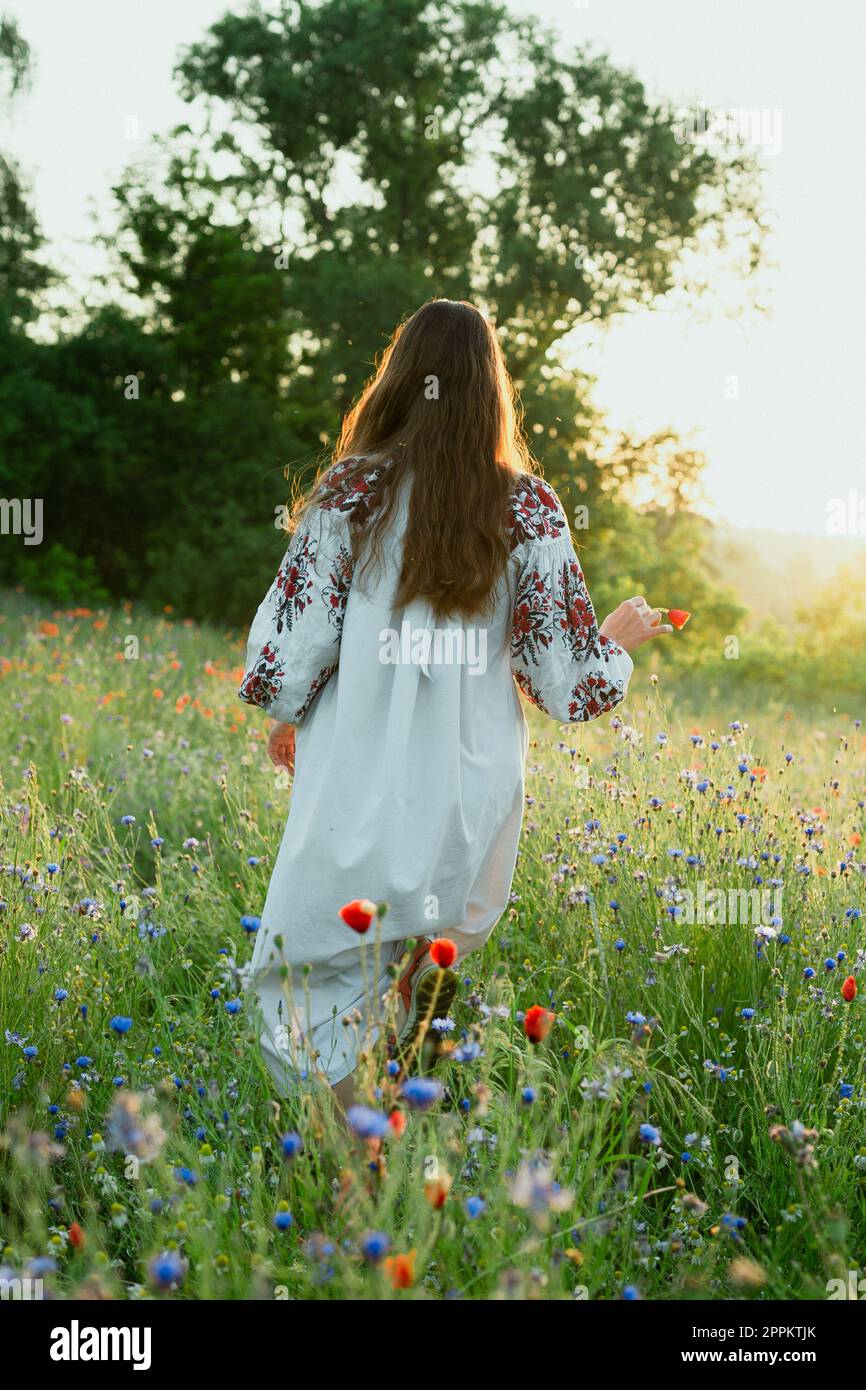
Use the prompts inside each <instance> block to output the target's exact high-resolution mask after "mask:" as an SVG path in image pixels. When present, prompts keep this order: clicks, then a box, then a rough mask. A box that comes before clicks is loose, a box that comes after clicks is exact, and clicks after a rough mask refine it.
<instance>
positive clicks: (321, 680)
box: [295, 662, 337, 722]
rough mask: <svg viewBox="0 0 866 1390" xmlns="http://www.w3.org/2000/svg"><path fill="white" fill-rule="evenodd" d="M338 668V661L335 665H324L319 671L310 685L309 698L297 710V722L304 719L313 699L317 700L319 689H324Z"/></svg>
mask: <svg viewBox="0 0 866 1390" xmlns="http://www.w3.org/2000/svg"><path fill="white" fill-rule="evenodd" d="M336 669H337V663H336V662H335V663H334V665H333V666H323V667H322V669H321V671H320V672H319V674H318V675H317V676H316V678H315V680H314V681H313V682H312V684H311V685H310V688H309V690H308V691H307V698H306V699H305V700H304V703H303V704H302V705H301V707H300V709H298V710H296V711H295V721H296V722H297V721H299V720H301V719H303V717H304V715H305V714H306V712H307V710H308V709H309V708H310V705H311V704H312V703H313V701H314V700H315V698H316V696H317V695H318V693H319V691H320V690H323V689H324V688H325V686H326V685H327V684H328V681H329V680H330V679H331V677H332V675H333V674H334V672H335V671H336Z"/></svg>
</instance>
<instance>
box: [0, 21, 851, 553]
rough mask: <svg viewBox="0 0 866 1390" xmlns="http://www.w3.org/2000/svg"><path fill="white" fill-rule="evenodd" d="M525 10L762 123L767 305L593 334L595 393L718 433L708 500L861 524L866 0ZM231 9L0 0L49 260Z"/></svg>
mask: <svg viewBox="0 0 866 1390" xmlns="http://www.w3.org/2000/svg"><path fill="white" fill-rule="evenodd" d="M509 7H510V8H511V9H512V10H514V11H515V12H520V13H527V12H532V13H534V14H536V15H537V16H538V17H539V18H541V19H543V20H545V21H547V22H549V23H551V24H552V25H553V26H555V27H556V28H557V29H558V30H559V32H560V34H561V35H562V38H563V40H564V41H565V42H566V43H568V42H574V43H582V44H583V43H586V44H589V45H591V46H592V47H593V48H595V49H596V50H598V51H603V52H607V53H608V54H609V55H610V57H611V58H612V59H613V60H614V62H616V63H617V64H620V65H622V66H625V67H629V68H632V69H633V70H634V71H635V72H636V73H637V75H638V76H639V77H640V78H641V80H642V81H643V82H644V84H645V85H646V87H647V89H648V91H649V93H650V95H651V96H657V97H666V98H670V99H673V100H675V101H676V102H677V103H681V104H682V105H684V106H686V107H688V108H689V109H696V108H699V107H712V108H715V109H721V110H723V111H726V112H729V113H730V118H731V120H732V121H736V122H737V123H738V124H741V125H743V126H746V125H748V126H749V127H750V128H751V127H752V123H754V130H755V133H756V135H757V136H758V140H759V144H760V147H761V157H762V160H763V162H764V167H765V170H766V173H765V181H764V190H765V200H766V205H767V207H768V209H769V211H770V213H771V217H772V224H773V234H772V238H771V242H770V244H769V247H768V250H769V252H770V255H771V258H772V268H771V269H768V270H766V271H765V272H764V273H763V278H762V282H761V289H762V299H763V301H764V302H766V303H767V304H768V306H769V309H768V312H767V313H766V314H764V315H758V314H757V313H749V314H746V315H745V316H743V315H741V316H740V317H735V316H734V315H733V314H725V313H723V312H722V311H720V310H718V309H717V310H716V311H714V312H713V313H711V314H710V313H704V314H699V313H696V312H695V311H694V310H693V309H689V308H687V307H686V306H682V305H679V304H677V305H673V304H672V305H670V306H668V307H664V308H662V309H653V310H640V311H638V312H635V313H633V314H629V315H624V316H622V317H621V318H620V319H618V320H617V321H616V322H614V323H613V324H612V325H611V326H610V327H608V328H606V329H605V330H604V331H603V332H602V333H600V334H599V333H597V332H594V331H592V330H587V331H585V332H582V333H580V334H578V336H577V338H576V340H575V342H574V343H573V345H572V351H573V354H574V356H573V360H574V361H575V362H576V363H577V365H579V366H580V367H582V368H583V369H584V370H587V371H590V372H592V373H593V374H594V375H595V376H596V377H597V386H596V391H595V399H596V401H597V402H598V404H599V405H600V406H602V407H603V408H604V409H605V410H606V411H607V413H608V415H609V419H610V423H611V425H612V426H614V427H615V428H618V429H619V428H621V429H628V430H631V431H633V432H635V433H638V434H646V433H649V432H651V431H654V430H658V429H663V428H666V427H668V426H673V427H674V428H675V429H676V430H677V431H678V433H680V434H681V435H683V436H684V437H685V438H686V439H687V440H688V441H689V443H690V444H692V445H693V446H695V447H698V448H701V449H702V450H704V452H705V453H706V455H707V457H708V460H709V464H708V469H707V472H706V476H705V491H706V503H705V509H706V510H707V512H708V514H709V515H711V516H713V517H714V518H715V519H717V520H724V521H729V522H732V523H734V524H735V525H738V526H744V527H761V528H767V529H770V530H775V531H780V532H801V533H808V534H812V535H819V536H823V535H827V534H828V532H829V533H830V534H832V533H833V529H834V528H840V526H841V527H845V526H847V533H848V534H851V535H857V534H859V535H860V536H862V537H866V450H864V443H863V431H862V425H861V409H860V401H861V397H862V375H863V352H862V337H863V326H864V322H866V256H864V252H863V246H864V227H866V164H864V161H863V156H862V132H863V130H864V129H866V83H864V81H863V54H864V53H866V6H864V5H863V4H862V3H861V0H832V3H825V4H823V5H820V6H819V5H816V4H814V0H699V2H698V3H695V0H652V3H649V0H532V2H531V6H530V5H526V6H523V5H521V4H519V3H517V0H510V4H509ZM228 8H230V6H229V5H228V4H227V3H226V0H148V3H147V4H146V5H144V6H137V5H132V4H130V3H128V0H127V3H123V0H0V11H4V12H6V13H8V14H11V15H13V16H14V17H15V18H16V19H17V20H18V22H19V25H20V27H21V29H22V32H23V33H24V35H25V37H26V38H27V39H28V40H29V42H30V44H31V46H32V48H33V50H34V54H35V58H36V72H35V80H34V82H33V86H32V90H31V92H30V93H29V94H26V95H24V96H23V97H21V98H19V99H18V100H17V101H16V102H15V103H14V105H13V106H12V107H11V108H10V109H9V110H6V111H0V145H2V147H3V148H6V149H8V150H10V151H11V152H12V153H13V154H14V156H15V157H16V158H17V159H18V161H19V163H20V164H21V166H22V168H23V170H24V171H25V173H26V175H27V176H28V178H29V179H30V181H31V183H32V188H33V200H34V202H35V206H36V210H37V213H38V215H39V217H40V219H41V222H42V226H43V230H44V232H45V234H46V236H47V238H48V240H49V244H50V258H51V260H52V263H53V264H55V265H57V266H59V267H60V268H61V269H63V270H65V271H66V272H67V273H69V274H70V275H72V277H73V279H74V280H76V281H83V280H85V279H86V277H87V276H89V275H91V274H93V273H95V272H96V271H97V270H98V269H99V267H100V265H101V263H102V262H101V256H100V252H99V251H98V249H97V248H96V247H95V246H94V245H93V241H92V237H93V230H94V221H93V213H94V211H95V212H97V213H98V212H100V211H101V212H102V213H103V214H104V213H105V210H106V209H107V206H108V193H109V188H110V185H111V181H112V179H113V178H115V177H116V176H117V175H118V174H119V173H120V171H121V170H122V169H123V167H124V165H125V164H126V163H127V161H128V160H129V159H130V158H136V157H140V156H141V154H142V152H143V151H144V149H145V148H146V143H147V139H148V137H149V136H150V135H151V134H157V133H164V132H166V131H168V130H169V129H170V128H171V126H172V125H174V124H176V123H178V122H179V121H181V120H182V119H184V118H185V115H186V114H187V112H186V108H185V107H184V104H183V103H182V102H181V101H180V99H179V97H178V96H177V93H176V91H175V86H174V83H173V80H172V66H173V63H174V61H175V58H176V55H177V52H178V49H179V48H180V47H181V45H183V44H185V43H189V42H191V41H192V40H194V39H196V38H198V37H200V36H201V34H202V33H203V32H204V30H205V29H206V28H207V27H208V25H209V24H211V23H213V21H214V20H216V19H217V18H218V17H219V16H220V15H221V14H223V13H224V12H225V11H226V9H228ZM234 8H241V7H240V6H235V7H234ZM762 132H763V134H762ZM722 293H724V287H722ZM740 297H741V296H739V295H738V294H735V293H732V295H731V302H732V303H733V302H734V300H735V299H736V300H738V299H739V298H740ZM861 511H862V516H861ZM840 517H842V518H843V520H842V522H841V523H840Z"/></svg>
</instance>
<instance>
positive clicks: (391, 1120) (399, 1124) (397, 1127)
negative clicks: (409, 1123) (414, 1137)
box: [388, 1110, 406, 1139]
mask: <svg viewBox="0 0 866 1390" xmlns="http://www.w3.org/2000/svg"><path fill="white" fill-rule="evenodd" d="M388 1125H389V1127H390V1130H391V1133H392V1134H393V1135H394V1137H395V1138H396V1139H402V1137H403V1135H404V1134H405V1133H406V1116H405V1115H404V1114H403V1111H402V1110H392V1111H391V1114H390V1115H389V1116H388Z"/></svg>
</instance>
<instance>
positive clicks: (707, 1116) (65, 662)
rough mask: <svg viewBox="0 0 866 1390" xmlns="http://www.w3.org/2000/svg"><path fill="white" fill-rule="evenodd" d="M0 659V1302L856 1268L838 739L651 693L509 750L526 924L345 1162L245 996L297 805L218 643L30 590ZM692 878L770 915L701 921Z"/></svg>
mask: <svg viewBox="0 0 866 1390" xmlns="http://www.w3.org/2000/svg"><path fill="white" fill-rule="evenodd" d="M0 636H2V639H3V646H2V666H0V669H2V673H3V680H2V689H3V692H4V697H5V698H4V701H3V719H2V723H0V757H2V768H3V786H2V815H3V824H2V839H3V850H2V863H3V868H4V877H3V886H2V899H3V901H2V909H0V931H2V948H0V949H2V962H0V1014H2V1027H3V1029H4V1030H5V1035H6V1041H5V1042H4V1044H3V1046H2V1049H0V1132H2V1139H0V1247H2V1258H0V1265H2V1271H0V1275H2V1276H3V1277H6V1278H14V1277H17V1276H33V1277H41V1278H43V1280H44V1282H45V1283H46V1284H47V1285H49V1286H50V1288H51V1289H52V1291H53V1292H54V1294H55V1296H57V1297H80V1296H82V1294H89V1295H98V1294H101V1295H106V1296H113V1297H117V1298H125V1297H136V1298H144V1297H156V1296H159V1297H169V1298H172V1297H173V1298H196V1299H209V1298H238V1299H248V1298H332V1299H345V1298H404V1299H405V1298H442V1297H462V1298H474V1299H488V1298H492V1297H517V1298H552V1299H561V1298H568V1299H571V1298H588V1299H614V1298H623V1297H625V1298H629V1297H636V1296H639V1297H643V1298H665V1299H671V1298H676V1299H685V1298H765V1297H769V1298H790V1299H795V1298H807V1297H826V1287H827V1281H828V1280H829V1279H831V1278H839V1277H842V1278H846V1277H847V1271H849V1270H852V1269H853V1270H855V1271H857V1272H858V1274H859V1272H860V1269H861V1266H862V1265H863V1263H864V1234H866V1142H864V1134H863V1104H864V1071H863V1057H864V1052H863V1044H864V1029H863V1024H862V1017H861V1010H862V998H861V997H856V998H854V999H853V1000H852V1001H851V1002H847V1001H846V1000H845V999H844V998H843V995H842V984H843V980H844V979H846V978H847V977H849V976H852V975H853V976H854V978H855V981H856V980H859V979H860V978H861V971H862V965H863V961H864V960H866V953H861V951H860V945H861V942H860V931H861V921H862V919H861V917H860V915H859V914H860V910H861V909H862V907H863V900H864V870H866V865H864V862H863V855H862V850H861V848H860V845H861V838H860V837H861V836H862V833H863V821H864V799H866V740H864V736H863V731H862V730H861V729H860V728H859V724H858V723H857V722H856V719H855V717H854V716H855V715H856V713H857V711H850V712H845V713H842V712H833V711H815V712H813V714H812V715H811V717H809V718H803V717H799V716H794V715H792V714H791V713H790V712H786V711H785V710H784V709H783V707H781V706H780V707H779V708H777V709H774V710H764V711H751V712H748V711H745V710H744V709H742V708H739V709H729V710H722V709H719V708H717V707H714V708H713V709H712V710H708V711H707V712H705V713H704V714H703V715H702V716H699V717H695V716H693V715H691V714H689V715H688V716H687V717H678V716H677V714H676V709H677V706H676V703H675V700H674V699H673V698H672V697H671V695H670V693H669V692H667V691H666V689H665V683H664V680H662V681H661V682H660V683H659V684H654V683H653V682H652V680H651V679H650V678H649V677H648V676H647V675H646V674H642V673H641V666H640V660H639V663H638V670H637V672H636V675H635V678H634V682H633V688H632V693H631V695H630V697H629V700H628V702H627V703H626V705H625V706H623V707H622V709H621V710H620V711H618V712H617V716H616V717H614V718H611V717H605V718H603V719H602V720H600V721H598V722H597V723H595V724H593V725H589V726H585V727H580V726H578V727H568V726H560V725H557V724H555V723H551V722H546V721H542V720H541V719H540V718H536V717H532V719H531V721H530V729H531V746H530V753H529V760H528V769H527V809H526V816H525V822H524V831H523V838H522V848H521V854H520V859H519V862H518V866H517V871H516V875H515V879H514V885H513V899H512V903H511V906H510V908H509V910H508V912H507V914H506V916H505V917H504V918H503V920H502V921H501V923H500V925H499V927H498V928H497V930H496V932H495V933H494V935H493V937H492V938H491V940H490V941H489V943H488V944H487V946H486V947H485V949H484V951H483V952H482V953H479V954H477V955H474V956H470V957H468V958H467V959H466V960H465V961H463V962H461V963H460V964H459V967H458V968H459V972H460V975H461V978H462V980H463V985H462V988H461V992H460V995H459V998H458V1002H457V1005H456V1006H455V1008H454V1009H453V1010H452V1019H453V1023H454V1027H453V1029H452V1030H451V1031H450V1032H448V1033H447V1034H446V1035H445V1039H444V1042H443V1048H442V1050H443V1053H444V1055H443V1056H442V1057H441V1058H440V1060H439V1061H438V1063H437V1065H436V1067H435V1069H434V1070H433V1071H432V1072H431V1073H430V1075H431V1076H432V1077H435V1078H436V1079H438V1080H439V1081H440V1082H441V1085H442V1094H441V1095H440V1096H438V1097H437V1098H436V1100H435V1101H434V1102H433V1103H432V1105H431V1106H430V1108H429V1109H427V1110H423V1109H418V1108H413V1106H412V1105H411V1104H409V1103H407V1099H406V1097H405V1096H404V1095H403V1094H402V1092H401V1088H400V1084H399V1082H398V1081H397V1080H395V1079H394V1078H393V1077H389V1076H388V1074H387V1071H386V1069H385V1067H384V1066H383V1065H382V1063H381V1060H380V1059H377V1058H376V1057H375V1055H374V1054H373V1053H371V1054H370V1060H369V1063H368V1064H367V1068H366V1071H365V1077H366V1080H367V1081H368V1082H369V1085H370V1089H369V1090H368V1091H367V1093H366V1094H365V1095H364V1096H363V1100H364V1103H365V1104H366V1105H367V1106H368V1107H369V1108H370V1109H371V1110H374V1111H375V1112H377V1115H379V1116H380V1117H382V1116H389V1115H391V1113H392V1112H393V1111H395V1110H396V1111H398V1112H399V1115H400V1116H401V1117H402V1119H399V1120H392V1121H390V1122H389V1123H388V1125H387V1130H386V1137H385V1138H384V1139H381V1140H376V1139H373V1140H365V1139H362V1138H358V1137H357V1136H353V1135H351V1134H350V1133H349V1132H347V1129H346V1127H345V1125H343V1124H342V1123H341V1122H340V1120H339V1118H338V1117H337V1115H336V1114H335V1111H334V1107H333V1105H332V1102H331V1097H330V1092H329V1090H328V1088H327V1086H326V1085H324V1083H323V1082H322V1081H321V1080H320V1079H318V1078H317V1077H316V1076H315V1074H310V1075H307V1076H305V1077H304V1078H302V1079H300V1080H299V1083H298V1086H297V1089H296V1091H295V1092H294V1094H292V1095H291V1096H290V1097H289V1098H288V1099H279V1098H278V1097H277V1096H276V1095H275V1093H274V1091H273V1089H272V1086H271V1083H270V1081H269V1077H268V1074H267V1072H266V1070H265V1068H264V1065H263V1063H262V1061H261V1058H260V1054H259V1050H258V1047H257V1044H256V1039H255V1028H254V1023H255V1020H254V1016H253V1011H252V1009H251V1006H250V1002H249V1000H248V999H245V996H244V978H243V969H244V966H245V965H246V963H247V962H248V961H249V957H250V955H251V953H252V948H253V935H254V930H255V925H256V923H255V918H256V916H257V914H258V913H259V912H260V910H261V905H262V903H263V900H264V895H265V892H266V888H267V883H268V878H269V874H270V870H271V867H272V865H273V861H274V856H275V854H276V851H277V848H278V846H279V841H280V836H281V834H282V830H283V826H284V823H285V818H286V814H287V810H288V805H289V798H290V791H289V789H288V788H287V787H286V786H285V782H284V779H281V778H280V777H279V776H278V775H277V774H275V772H274V770H273V769H272V768H271V767H270V764H269V763H268V761H267V758H266V756H265V748H264V739H265V736H266V730H267V725H268V721H267V720H266V719H265V718H264V717H263V716H261V715H260V714H259V713H258V712H256V711H251V710H249V709H247V708H246V707H244V706H242V705H241V704H239V702H238V701H237V699H236V688H237V685H238V684H239V679H240V674H241V673H240V669H239V666H240V661H241V659H242V652H241V645H240V642H239V640H232V639H227V638H226V637H225V635H223V634H219V633H216V632H214V631H208V630H206V629H202V628H199V627H196V626H193V625H191V624H186V623H182V622H176V621H174V620H173V618H172V616H171V615H166V616H165V617H164V618H162V619H154V618H147V617H145V616H144V615H140V614H138V613H136V612H134V611H133V610H132V609H126V610H122V611H121V610H112V611H106V612H105V613H98V614H97V613H88V612H87V611H85V610H73V611H72V612H71V613H50V612H48V611H47V610H38V609H37V608H36V607H35V606H34V605H33V604H32V603H29V602H27V601H26V600H25V599H23V598H22V597H20V596H12V597H11V598H10V603H9V606H8V612H7V616H6V619H5V622H4V624H3V626H2V627H0ZM130 639H132V640H130ZM423 775H424V772H423V768H421V769H419V776H420V777H423ZM350 795H351V790H350V789H347V796H350ZM131 817H132V818H134V820H130V819H129V818H131ZM155 841H159V843H158V844H156V845H155V844H154V842H155ZM700 883H703V884H704V885H705V889H706V891H707V892H712V891H716V890H721V891H722V892H724V893H726V894H727V893H728V892H729V891H730V890H744V891H745V890H749V891H751V890H754V889H759V890H760V889H764V890H766V889H770V888H771V887H775V888H777V889H780V890H781V907H780V910H779V911H778V913H776V914H775V915H774V916H773V917H772V921H771V922H770V923H769V924H768V923H767V922H764V923H763V924H762V923H760V922H758V923H756V922H755V921H754V920H739V921H736V922H733V923H731V922H726V923H724V924H723V923H722V922H721V921H719V920H716V921H715V922H713V921H709V922H708V921H696V922H694V921H691V920H689V919H690V917H691V916H692V914H691V913H690V912H689V910H688V905H689V901H690V899H689V894H693V895H695V897H697V896H698V894H699V888H698V885H699V884H700ZM357 891H358V896H359V897H364V896H366V895H367V893H368V891H369V890H368V886H367V885H365V884H363V883H359V884H358V885H357ZM736 901H737V902H738V903H740V904H741V905H742V904H745V903H746V902H747V901H750V904H751V909H752V910H753V909H754V901H755V900H754V899H751V900H747V899H746V898H745V897H741V898H738V899H736ZM777 906H778V904H777ZM737 911H738V913H739V914H740V915H743V916H748V913H747V911H746V909H745V907H744V906H741V907H740V908H738V910H737ZM735 915H737V914H736V913H735ZM717 918H718V913H717ZM243 919H246V925H244V923H243ZM251 919H252V920H251ZM419 929H422V930H427V931H428V932H429V924H419ZM347 938H349V940H351V939H354V938H352V937H351V933H350V932H349V929H348V928H347ZM349 940H347V944H349ZM810 971H814V975H810V974H809V973H808V972H810ZM538 1004H540V1005H542V1006H544V1007H545V1008H546V1009H549V1010H551V1011H553V1012H555V1015H556V1021H555V1023H554V1025H553V1027H552V1029H551V1031H550V1033H549V1035H548V1036H547V1037H546V1038H545V1039H543V1040H542V1041H541V1042H538V1043H535V1044H533V1043H531V1042H530V1041H529V1040H528V1039H527V1037H526V1034H525V1031H524V1026H523V1014H524V1011H525V1010H526V1009H527V1008H529V1007H530V1006H532V1005H538ZM743 1011H745V1013H744V1012H743ZM752 1011H753V1012H752ZM113 1020H114V1023H113V1022H112V1021H113ZM127 1024H128V1027H127ZM347 1026H351V1024H349V1025H347ZM123 1029H126V1031H122V1030H123ZM373 1087H375V1089H373ZM403 1120H405V1129H403ZM368 1122H369V1123H370V1125H372V1126H373V1127H374V1128H375V1126H376V1124H377V1123H380V1124H381V1120H379V1121H378V1122H377V1121H374V1120H373V1119H372V1118H371V1117H368ZM401 1130H403V1132H402V1133H401V1132H400V1131H401ZM287 1136H289V1137H288V1138H287ZM292 1136H296V1137H292Z"/></svg>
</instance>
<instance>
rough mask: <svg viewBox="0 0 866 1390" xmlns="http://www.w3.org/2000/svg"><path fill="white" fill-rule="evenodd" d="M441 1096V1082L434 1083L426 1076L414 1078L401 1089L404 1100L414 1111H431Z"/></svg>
mask: <svg viewBox="0 0 866 1390" xmlns="http://www.w3.org/2000/svg"><path fill="white" fill-rule="evenodd" d="M441 1094H442V1083H441V1081H433V1080H431V1079H430V1078H429V1077H426V1076H413V1077H411V1078H410V1080H408V1081H405V1082H404V1083H403V1086H402V1088H401V1095H402V1096H403V1099H404V1100H405V1101H406V1103H407V1105H410V1106H411V1107H412V1109H413V1110H429V1109H430V1106H431V1105H433V1104H435V1102H436V1101H437V1100H438V1099H439V1097H440V1096H441Z"/></svg>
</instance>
